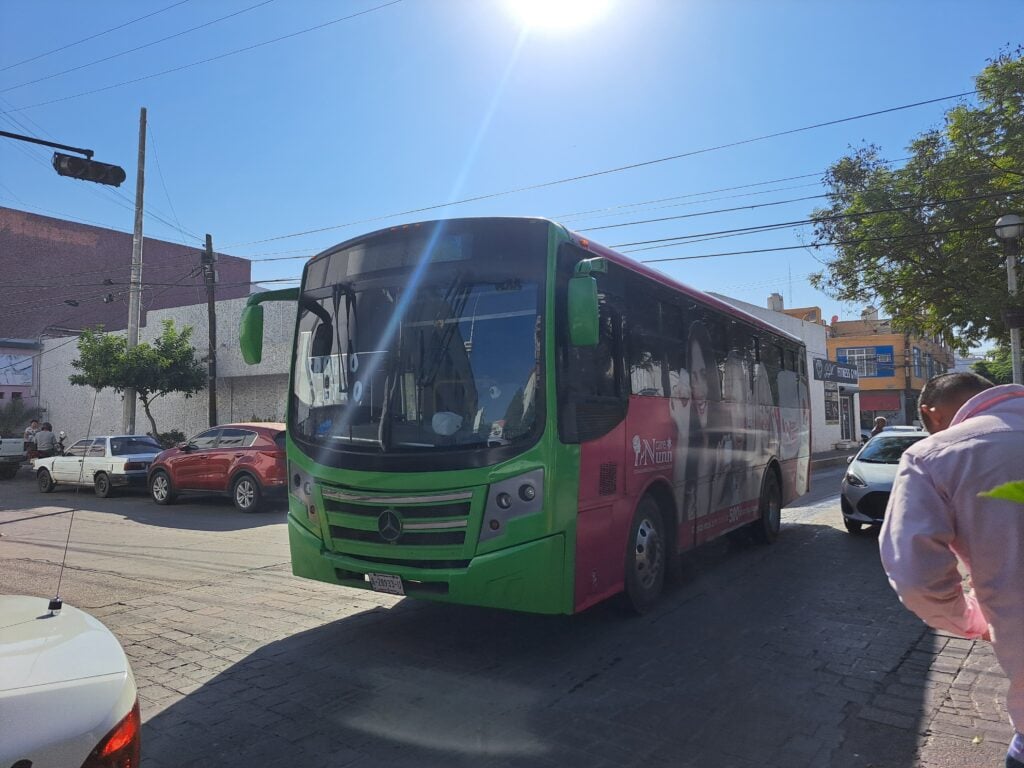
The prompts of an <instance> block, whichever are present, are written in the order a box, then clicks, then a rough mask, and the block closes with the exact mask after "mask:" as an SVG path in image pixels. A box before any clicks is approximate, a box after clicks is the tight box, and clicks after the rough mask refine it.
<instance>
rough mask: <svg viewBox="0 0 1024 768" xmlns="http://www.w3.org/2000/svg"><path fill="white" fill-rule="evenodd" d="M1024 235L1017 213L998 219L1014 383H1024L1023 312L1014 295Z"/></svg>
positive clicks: (1022, 225) (1015, 293)
mask: <svg viewBox="0 0 1024 768" xmlns="http://www.w3.org/2000/svg"><path fill="white" fill-rule="evenodd" d="M1021 235H1024V219H1021V217H1020V216H1018V215H1017V214H1015V213H1008V214H1006V215H1004V216H1000V217H999V218H998V219H996V237H998V238H999V239H1000V240H1002V241H1003V250H1004V252H1005V254H1006V287H1007V290H1008V291H1009V293H1010V296H1011V302H1010V303H1011V306H1010V311H1009V312H1007V313H1006V324H1007V325H1008V326H1009V327H1010V360H1011V361H1012V364H1013V383H1014V384H1024V375H1022V373H1021V360H1020V327H1021V324H1022V322H1021V321H1022V318H1021V313H1020V311H1019V309H1018V308H1017V307H1016V301H1013V297H1016V296H1017V259H1018V258H1019V257H1020V238H1021Z"/></svg>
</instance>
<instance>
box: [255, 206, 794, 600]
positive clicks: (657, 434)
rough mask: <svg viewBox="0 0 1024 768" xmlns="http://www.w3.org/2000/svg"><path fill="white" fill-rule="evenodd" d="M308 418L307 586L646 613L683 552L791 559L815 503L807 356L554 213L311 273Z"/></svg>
mask: <svg viewBox="0 0 1024 768" xmlns="http://www.w3.org/2000/svg"><path fill="white" fill-rule="evenodd" d="M275 300H277V301H294V302H297V304H298V315H297V321H296V325H295V337H294V345H293V349H294V353H293V357H292V361H291V379H290V381H291V384H290V392H289V401H288V424H287V426H288V429H287V435H288V440H287V451H288V466H289V470H288V473H289V493H288V506H289V511H288V533H289V540H290V546H291V556H292V568H293V571H294V573H295V574H296V575H298V576H304V577H306V578H310V579H316V580H319V581H325V582H330V583H333V584H339V585H343V586H348V587H356V588H361V589H372V590H377V591H381V592H388V593H393V594H397V595H408V596H410V597H416V598H426V599H431V600H441V601H448V602H453V603H464V604H471V605H478V606H492V607H498V608H507V609H514V610H520V611H533V612H538V613H574V612H576V611H581V610H584V609H586V608H588V607H589V606H591V605H594V604H595V603H597V602H599V601H602V600H605V599H606V598H610V597H612V596H614V595H618V594H620V593H624V598H625V600H626V602H627V604H629V605H631V606H632V607H633V608H634V609H635V610H637V611H640V612H642V611H644V610H646V609H647V608H648V607H650V606H651V605H652V604H653V603H654V601H655V600H656V599H657V598H658V596H659V593H660V592H661V590H662V586H663V583H664V580H665V576H666V573H667V572H670V571H671V569H672V567H673V565H674V564H675V563H676V562H678V558H679V557H680V555H681V554H682V553H683V552H685V551H687V550H689V549H692V548H693V547H697V546H699V545H701V544H703V543H705V542H707V541H710V540H712V539H714V538H717V537H719V536H722V535H723V534H726V533H730V532H733V531H737V530H738V529H741V528H742V529H746V530H748V531H749V532H750V533H751V534H752V535H753V536H754V537H755V538H757V539H759V540H761V541H764V542H771V541H773V540H774V539H775V537H776V536H777V535H778V533H779V527H780V516H781V509H782V507H783V506H784V505H785V504H787V503H788V502H790V501H791V500H793V499H794V498H796V497H797V496H799V495H800V494H802V493H804V492H805V491H806V490H807V486H808V482H809V477H808V470H809V458H810V455H809V446H810V427H809V423H810V420H809V401H808V387H807V365H806V355H805V351H804V347H803V345H802V344H801V342H800V340H799V339H797V338H795V337H793V336H791V335H789V334H788V333H786V332H784V331H782V330H780V329H779V328H776V327H774V326H772V325H770V324H768V323H766V322H764V321H762V320H760V319H758V318H756V317H754V316H752V315H750V314H747V313H744V312H742V311H740V310H738V309H736V308H734V307H732V306H730V305H728V304H726V303H724V302H722V301H719V300H717V299H715V298H713V297H711V296H708V295H706V294H703V293H701V292H699V291H696V290H694V289H692V288H688V287H686V286H685V285H682V284H679V283H676V282H674V281H673V280H671V279H669V278H668V277H666V276H665V275H663V274H660V273H658V272H655V271H653V270H651V269H648V268H647V267H645V266H643V265H641V264H638V263H637V262H635V261H632V260H631V259H628V258H626V257H624V256H622V255H620V254H618V253H615V252H614V251H611V250H609V249H607V248H604V247H602V246H600V245H598V244H596V243H594V242H592V241H590V240H588V239H586V238H583V237H580V236H579V235H577V234H574V233H573V232H571V231H569V230H567V229H565V228H563V227H562V226H560V225H558V224H556V223H554V222H551V221H547V220H543V219H520V218H480V219H453V220H444V221H433V222H426V223H422V224H410V225H406V226H400V227H393V228H391V229H387V230H382V231H379V232H374V233H372V234H368V235H365V236H362V237H357V238H355V239H353V240H349V241H347V242H344V243H342V244H340V245H337V246H335V247H332V248H329V249H328V250H326V251H324V252H323V253H320V254H319V255H317V256H315V257H313V258H312V259H310V261H309V262H308V263H307V264H306V266H305V269H304V271H303V275H302V284H301V286H300V288H298V289H289V290H285V291H271V292H267V293H260V294H255V295H253V296H252V297H251V298H250V300H249V305H248V306H247V307H246V309H245V312H244V313H243V318H242V327H241V333H240V342H241V346H242V351H243V356H244V357H245V359H246V360H247V361H248V362H249V363H254V362H258V361H259V360H260V358H261V354H262V336H263V314H262V313H263V308H262V306H261V305H262V303H263V302H267V301H275Z"/></svg>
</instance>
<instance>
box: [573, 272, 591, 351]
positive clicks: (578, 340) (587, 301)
mask: <svg viewBox="0 0 1024 768" xmlns="http://www.w3.org/2000/svg"><path fill="white" fill-rule="evenodd" d="M568 306H569V343H570V344H572V345H573V346H574V347H593V346H595V345H596V344H597V339H598V324H597V280H595V279H594V278H593V277H592V276H591V275H589V274H587V275H575V276H574V277H571V278H569V302H568Z"/></svg>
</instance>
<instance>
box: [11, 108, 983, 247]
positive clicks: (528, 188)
mask: <svg viewBox="0 0 1024 768" xmlns="http://www.w3.org/2000/svg"><path fill="white" fill-rule="evenodd" d="M975 93H977V91H964V92H962V93H954V94H952V95H949V96H940V97H939V98H935V99H925V100H924V101H916V102H913V103H912V104H902V105H900V106H898V107H888V108H886V109H878V110H875V111H873V112H864V113H863V114H859V115H851V116H849V117H842V118H838V119H836V120H826V121H824V122H821V123H814V124H813V125H805V126H802V127H800V128H790V129H788V130H785V131H776V132H775V133H767V134H763V135H761V136H755V137H753V138H749V139H741V140H738V141H731V142H728V143H726V144H717V145H715V146H711V147H704V148H702V149H694V150H690V151H688V152H680V153H679V154H675V155H669V156H667V157H659V158H656V159H654V160H644V161H642V162H639V163H631V164H629V165H620V166H616V167H615V168H606V169H604V170H601V171H593V172H591V173H583V174H579V175H578V176H568V177H566V178H563V179H556V180H554V181H545V182H542V183H540V184H530V185H528V186H525V187H516V188H514V189H508V190H505V191H502V192H490V193H488V194H484V195H475V196H473V197H466V198H462V199H461V200H452V201H449V202H445V203H436V204H434V205H428V206H424V207H422V208H411V209H409V210H407V211H400V212H397V213H389V214H385V215H383V216H374V217H372V218H368V219H359V220H357V221H350V222H347V223H345V224H334V225H331V226H328V227H318V228H317V229H308V230H305V231H303V232H293V233H290V234H287V235H277V236H276V237H266V238H263V239H262V240H250V241H248V242H245V243H230V244H228V245H227V246H225V247H227V248H239V247H242V246H246V245H258V244H260V243H271V242H274V241H277V240H286V239H289V238H293V237H302V236H304V235H313V234H317V233H320V232H329V231H331V230H334V229H344V228H345V227H352V226H355V225H357V224H368V223H371V222H375V221H382V220H385V219H393V218H395V217H398V216H411V215H412V214H415V213H425V212H427V211H435V210H437V209H439V208H449V207H451V206H455V205H465V204H466V203H475V202H479V201H481V200H492V199H494V198H496V197H506V196H508V195H514V194H517V193H519V192H530V191H533V190H537V189H545V188H547V187H554V186H558V185H560V184H569V183H571V182H574V181H582V180H584V179H593V178H596V177H598V176H607V175H609V174H612V173H621V172H623V171H631V170H635V169H637V168H645V167H648V166H651V165H657V164H659V163H667V162H670V161H672V160H680V159H682V158H686V157H694V156H696V155H702V154H707V153H709V152H718V151H720V150H723V149H731V148H733V147H740V146H743V145H746V144H753V143H755V142H759V141H767V140H768V139H777V138H780V137H782V136H791V135H793V134H797V133H803V132H805V131H811V130H815V129H817V128H825V127H828V126H831V125H840V124H841V123H848V122H851V121H854V120H863V119H865V118H868V117H877V116H878V115H885V114H890V113H892V112H899V111H901V110H905V109H913V108H915V107H921V106H925V105H927V104H936V103H938V102H940V101H949V100H950V99H959V98H963V97H964V96H971V95H972V94H975ZM26 109H27V107H26Z"/></svg>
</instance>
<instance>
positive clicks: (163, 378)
mask: <svg viewBox="0 0 1024 768" xmlns="http://www.w3.org/2000/svg"><path fill="white" fill-rule="evenodd" d="M191 339H192V328H191V327H188V326H186V327H185V328H182V329H181V331H180V332H178V331H176V330H175V328H174V321H173V320H164V323H163V331H162V332H161V334H160V336H159V337H158V338H157V339H156V341H155V342H154V343H153V344H152V345H150V344H147V343H142V344H139V345H137V346H135V347H133V348H132V349H128V341H127V339H125V338H124V337H123V336H114V335H109V334H105V333H103V332H102V331H100V330H87V331H85V332H83V333H82V335H81V336H80V337H79V338H78V355H79V357H78V359H77V360H73V361H72V363H71V366H72V367H73V368H75V369H77V370H78V371H80V373H75V374H72V375H71V376H69V377H68V379H69V381H70V382H71V383H72V384H77V385H79V386H83V387H86V386H88V387H92V388H93V389H96V390H102V389H105V388H107V387H110V388H111V389H113V390H114V391H115V392H118V393H123V392H124V390H125V389H128V388H130V387H134V389H135V393H136V395H138V398H139V402H140V403H142V407H143V409H144V410H145V411H146V418H148V419H149V424H150V426H151V427H152V430H153V431H152V432H151V434H152V435H153V436H156V435H158V434H159V432H158V431H157V428H156V421H155V420H154V419H153V413H152V411H151V410H150V408H151V406H152V404H153V401H154V400H156V399H157V398H159V397H163V396H164V395H167V394H170V393H171V392H181V393H182V394H184V395H185V397H186V398H188V397H192V395H194V394H195V393H196V392H199V391H201V390H202V389H203V388H204V387H205V386H206V372H205V371H204V370H203V367H202V365H200V363H199V362H198V361H197V360H196V358H195V348H194V347H193V346H192V342H191Z"/></svg>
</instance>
